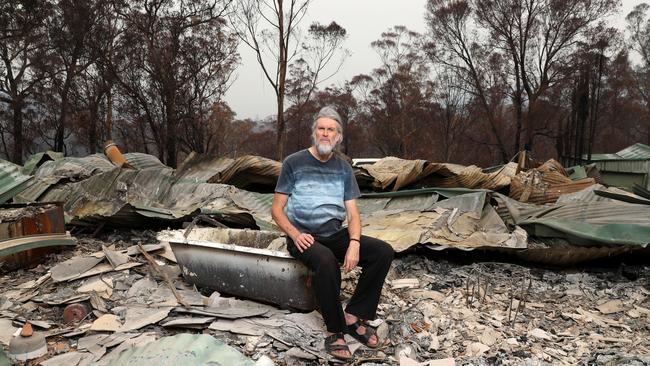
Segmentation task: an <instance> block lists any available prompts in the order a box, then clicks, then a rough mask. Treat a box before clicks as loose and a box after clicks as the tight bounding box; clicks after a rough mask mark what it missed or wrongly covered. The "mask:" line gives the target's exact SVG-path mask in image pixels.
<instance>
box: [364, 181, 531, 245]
mask: <svg viewBox="0 0 650 366" xmlns="http://www.w3.org/2000/svg"><path fill="white" fill-rule="evenodd" d="M487 197H488V196H487V193H486V192H476V193H470V194H465V195H459V196H456V197H453V198H450V199H447V200H444V201H440V202H438V203H436V204H434V205H433V206H432V207H430V209H429V210H428V211H417V210H408V209H401V210H400V209H398V210H395V209H393V210H391V209H384V210H377V211H374V212H372V213H369V214H364V215H362V219H361V222H362V225H363V229H362V231H363V233H364V234H367V235H370V236H373V237H376V238H379V239H382V240H384V241H386V242H387V243H389V244H391V246H392V247H393V248H394V249H395V250H396V251H398V252H401V251H404V250H406V249H408V248H410V247H412V246H414V245H416V244H432V245H436V246H439V247H453V248H458V249H463V250H472V249H477V248H512V249H522V248H526V238H527V234H526V232H525V231H524V230H523V229H521V228H515V230H513V231H511V230H509V229H508V227H507V226H506V225H505V224H504V222H503V221H502V220H501V218H500V217H499V215H498V214H497V213H496V211H495V210H494V208H493V207H492V206H491V205H490V204H488V203H487Z"/></svg>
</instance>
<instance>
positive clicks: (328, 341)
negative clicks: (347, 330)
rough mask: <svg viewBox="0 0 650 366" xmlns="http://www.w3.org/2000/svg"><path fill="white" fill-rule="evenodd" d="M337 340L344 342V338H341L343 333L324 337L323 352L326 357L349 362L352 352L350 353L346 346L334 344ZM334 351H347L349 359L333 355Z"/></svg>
mask: <svg viewBox="0 0 650 366" xmlns="http://www.w3.org/2000/svg"><path fill="white" fill-rule="evenodd" d="M339 339H343V340H345V337H343V333H334V334H332V335H329V336H327V337H325V352H327V354H328V355H330V356H332V357H334V358H337V359H339V360H342V361H350V360H351V359H352V358H353V357H352V352H350V348H349V347H348V345H347V344H336V343H334V342H336V341H337V340H339ZM336 351H348V353H349V354H350V356H349V357H346V356H341V355H339V354H336V353H334V352H336Z"/></svg>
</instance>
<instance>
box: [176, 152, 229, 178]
mask: <svg viewBox="0 0 650 366" xmlns="http://www.w3.org/2000/svg"><path fill="white" fill-rule="evenodd" d="M233 161H234V159H231V158H226V157H214V156H207V155H199V154H197V153H195V152H192V153H191V154H190V155H189V156H188V157H187V158H186V159H185V161H183V162H182V163H181V165H180V166H179V167H178V169H177V170H176V172H175V173H174V176H175V177H176V179H178V180H179V181H182V180H186V181H189V182H194V183H205V182H207V181H209V180H210V179H211V178H212V177H214V176H218V175H219V174H220V173H221V172H223V171H224V170H226V168H228V167H229V166H230V165H232V163H233Z"/></svg>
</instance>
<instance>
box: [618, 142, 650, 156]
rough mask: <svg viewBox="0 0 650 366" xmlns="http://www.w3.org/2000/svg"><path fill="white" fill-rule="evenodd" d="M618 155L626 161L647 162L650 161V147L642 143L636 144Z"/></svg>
mask: <svg viewBox="0 0 650 366" xmlns="http://www.w3.org/2000/svg"><path fill="white" fill-rule="evenodd" d="M616 155H618V156H620V157H621V158H623V159H626V160H633V159H643V160H647V159H650V146H648V145H645V144H641V143H636V144H634V145H630V146H628V147H626V148H625V149H623V150H621V151H619V152H617V153H616Z"/></svg>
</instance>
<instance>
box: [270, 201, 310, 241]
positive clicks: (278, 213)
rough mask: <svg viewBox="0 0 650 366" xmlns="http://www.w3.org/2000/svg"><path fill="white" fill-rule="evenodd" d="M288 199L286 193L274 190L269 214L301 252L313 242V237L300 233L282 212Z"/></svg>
mask: <svg viewBox="0 0 650 366" xmlns="http://www.w3.org/2000/svg"><path fill="white" fill-rule="evenodd" d="M288 200H289V196H288V195H286V194H283V193H277V192H276V193H275V194H274V195H273V203H272V204H271V216H272V217H273V221H275V223H276V224H278V226H279V227H280V229H281V230H282V231H284V232H285V233H286V234H287V235H288V236H289V237H290V238H291V240H293V242H294V244H295V245H296V248H298V251H300V252H301V253H302V252H303V251H304V250H305V249H307V248H309V246H310V245H312V244H313V243H314V238H313V237H312V236H311V235H310V234H306V233H301V232H300V231H299V230H298V229H297V228H296V227H295V226H293V224H291V222H290V221H289V218H288V217H287V214H286V213H284V206H286V205H287V201H288Z"/></svg>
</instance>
